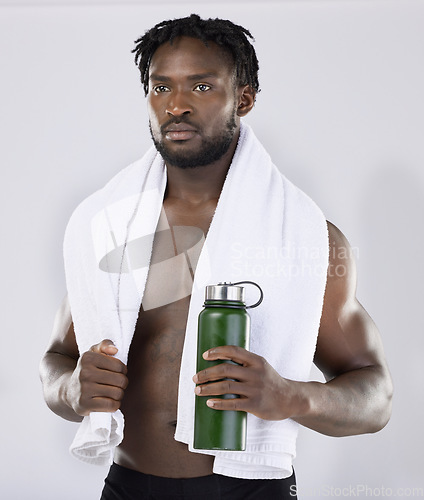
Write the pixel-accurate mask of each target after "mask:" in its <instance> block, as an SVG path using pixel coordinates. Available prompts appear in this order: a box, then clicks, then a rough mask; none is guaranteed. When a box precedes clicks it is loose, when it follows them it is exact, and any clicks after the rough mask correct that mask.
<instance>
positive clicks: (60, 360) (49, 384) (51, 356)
mask: <svg viewBox="0 0 424 500" xmlns="http://www.w3.org/2000/svg"><path fill="white" fill-rule="evenodd" d="M76 364H77V362H76V360H75V359H73V358H71V357H68V356H65V355H62V354H58V353H53V352H47V353H46V354H45V355H44V357H43V359H42V360H41V363H40V378H41V382H42V384H43V392H44V399H45V401H46V403H47V406H48V407H49V408H50V409H51V410H52V411H53V412H54V413H56V414H57V415H59V416H60V417H62V418H64V419H66V420H70V421H72V422H80V421H81V420H82V418H83V417H82V416H80V415H78V414H77V413H75V411H74V410H73V409H72V406H71V404H70V403H69V400H68V397H67V396H68V391H69V386H70V379H71V376H72V373H73V372H74V370H75V367H76Z"/></svg>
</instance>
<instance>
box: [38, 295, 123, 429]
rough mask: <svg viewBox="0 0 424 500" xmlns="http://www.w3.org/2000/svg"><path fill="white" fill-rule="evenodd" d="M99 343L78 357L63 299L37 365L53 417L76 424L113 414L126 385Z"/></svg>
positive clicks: (106, 345)
mask: <svg viewBox="0 0 424 500" xmlns="http://www.w3.org/2000/svg"><path fill="white" fill-rule="evenodd" d="M117 352H118V350H117V348H116V347H115V346H114V345H113V343H112V341H110V340H103V341H102V342H100V343H99V344H97V345H94V346H92V347H91V348H90V350H89V351H87V352H85V353H84V354H83V355H82V356H80V355H79V352H78V346H77V343H76V339H75V332H74V325H73V323H72V317H71V311H70V307H69V303H68V300H67V297H65V299H64V301H63V303H62V305H61V307H60V308H59V310H58V312H57V314H56V318H55V322H54V327H53V333H52V337H51V340H50V344H49V346H48V348H47V351H46V353H45V354H44V356H43V358H42V360H41V363H40V378H41V382H42V384H43V391H44V399H45V400H46V403H47V405H48V407H49V408H50V409H51V410H52V411H53V412H55V413H56V414H57V415H59V416H61V417H63V418H65V419H66V420H71V421H74V422H79V421H81V420H82V417H83V416H85V415H88V414H89V413H90V412H92V411H106V412H114V411H116V410H117V409H118V408H119V407H120V404H121V400H122V398H123V395H124V390H125V388H126V387H127V385H128V380H127V377H126V373H127V368H126V366H125V365H124V364H123V363H122V362H121V361H120V360H119V359H116V358H114V357H113V355H114V354H116V353H117Z"/></svg>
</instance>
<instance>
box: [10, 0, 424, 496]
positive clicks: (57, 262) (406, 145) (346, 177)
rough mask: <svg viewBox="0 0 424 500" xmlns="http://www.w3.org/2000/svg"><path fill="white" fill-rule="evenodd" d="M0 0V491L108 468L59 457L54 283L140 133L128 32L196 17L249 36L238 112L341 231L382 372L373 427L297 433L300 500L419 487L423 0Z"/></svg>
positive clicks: (89, 489) (135, 151) (88, 491)
mask: <svg viewBox="0 0 424 500" xmlns="http://www.w3.org/2000/svg"><path fill="white" fill-rule="evenodd" d="M9 4H10V5H7V2H0V50H1V59H0V61H1V79H0V110H1V112H0V137H1V143H2V145H1V149H0V159H1V188H2V195H1V204H2V207H1V218H2V225H1V230H2V243H1V251H2V260H1V262H2V273H3V279H2V287H1V291H2V298H1V334H2V339H3V340H2V343H3V347H4V349H3V351H2V355H1V362H0V380H1V382H0V397H1V399H0V400H1V402H2V404H3V407H2V412H1V422H2V425H1V427H0V429H1V440H0V444H1V466H0V475H1V485H0V497H1V498H2V499H5V500H34V499H35V500H75V499H78V500H91V499H95V498H98V496H99V492H100V490H101V487H102V481H103V477H104V476H105V474H106V472H107V470H106V468H98V467H95V466H90V465H85V464H82V463H79V462H77V461H76V460H74V459H73V458H71V457H70V456H69V454H68V447H69V444H70V443H71V441H72V438H73V435H74V433H75V431H76V428H77V427H76V424H73V423H69V422H66V421H63V420H61V419H60V418H59V417H56V416H55V415H53V414H52V413H51V412H50V411H49V410H48V409H47V407H46V406H45V404H44V402H43V399H42V394H41V386H40V383H39V380H38V362H39V359H40V357H41V355H42V353H43V350H44V348H45V346H46V343H47V341H48V338H49V336H50V332H51V328H52V324H53V318H54V314H55V311H56V309H57V307H58V306H59V303H60V302H61V300H62V298H63V296H64V294H65V283H64V274H63V267H62V253H61V249H62V237H63V232H64V228H65V225H66V222H67V220H68V218H69V216H70V214H71V211H72V210H73V208H74V207H75V206H76V205H77V204H78V203H79V202H80V201H81V200H82V199H83V198H84V197H85V196H87V195H88V194H90V193H91V192H93V191H94V190H95V189H97V188H99V187H101V186H102V185H103V184H104V183H105V182H106V181H107V180H108V179H109V178H111V177H112V176H113V175H114V173H116V172H117V171H118V170H119V169H121V168H122V167H124V166H126V165H127V164H128V163H130V162H131V161H133V160H135V159H136V158H138V157H140V156H141V155H142V154H143V152H144V151H145V150H146V148H147V147H148V146H149V145H150V138H149V133H148V128H147V115H146V111H145V102H144V96H143V92H142V89H141V85H140V83H139V80H138V73H137V69H136V67H135V66H134V65H133V60H132V55H131V54H130V50H131V48H132V47H133V41H134V40H135V39H136V38H137V37H138V36H139V35H140V34H142V33H144V31H145V30H146V29H148V28H150V27H151V26H152V25H153V24H154V23H156V22H159V21H161V20H163V19H165V18H172V17H179V16H182V15H187V14H190V13H191V12H198V13H199V14H201V15H203V16H212V17H228V18H230V19H232V20H233V21H235V22H237V23H240V24H242V25H244V26H246V27H248V28H249V29H250V30H251V31H252V33H253V35H254V36H255V38H256V48H257V52H258V56H259V60H260V64H261V69H260V77H261V86H262V92H261V93H260V94H259V96H258V99H257V104H256V108H255V109H254V111H253V112H252V113H251V115H250V116H249V117H248V119H247V121H248V122H249V123H250V124H251V125H252V126H253V127H254V129H255V130H256V133H257V135H258V136H259V138H260V139H261V140H262V142H263V143H264V144H265V146H266V147H267V148H268V150H269V151H270V153H271V155H272V157H273V159H274V162H275V163H276V164H277V165H278V166H279V168H280V169H281V170H282V171H283V172H284V173H285V174H286V175H287V176H288V177H289V178H290V179H291V180H292V181H294V182H295V183H296V184H298V185H299V186H300V187H301V188H302V189H303V190H304V191H306V192H307V193H308V194H309V195H310V196H311V197H312V198H314V199H315V200H316V202H317V203H318V204H319V205H320V206H321V207H322V209H323V211H324V212H325V214H326V216H327V218H328V219H329V220H331V221H332V222H334V223H335V224H336V225H338V226H339V227H340V228H341V229H342V230H343V231H344V233H345V234H346V235H347V237H348V238H349V240H350V242H351V244H352V246H353V247H354V249H355V252H356V257H357V263H358V269H359V285H358V295H359V298H360V300H361V302H362V303H363V304H364V305H365V307H366V308H367V310H368V311H369V312H370V314H371V315H372V316H373V317H374V319H375V321H376V323H377V324H378V326H379V328H380V330H381V332H382V335H383V339H384V344H385V348H386V353H387V357H388V360H389V363H390V367H391V370H392V374H393V377H394V382H395V388H396V394H395V400H394V410H393V417H392V420H391V422H390V423H389V425H388V426H387V427H386V428H385V429H384V430H383V431H382V432H380V433H378V434H375V435H365V436H360V437H350V438H343V439H336V438H329V437H325V436H321V435H318V434H317V433H315V432H313V431H310V430H307V429H303V430H302V432H301V434H300V437H299V445H298V458H297V459H296V461H295V468H296V472H297V477H298V483H299V497H300V498H301V499H309V498H325V497H348V496H351V497H356V498H369V497H372V496H380V497H382V496H392V497H397V498H409V497H413V496H414V497H417V496H423V494H424V493H423V488H424V480H423V474H422V449H423V431H422V422H423V419H424V404H423V390H422V382H423V378H424V377H423V375H424V369H423V362H422V358H423V345H424V341H423V337H424V331H423V320H422V316H423V303H424V302H423V298H424V297H423V286H422V283H423V278H424V268H423V263H422V249H423V247H424V238H423V229H422V228H423V223H422V219H423V212H424V211H423V208H424V199H423V193H424V169H423V163H424V148H423V144H422V141H423V136H424V124H423V120H424V118H423V117H424V103H423V89H424V72H423V60H424V54H423V52H424V30H423V25H424V2H422V1H420V0H416V1H414V0H398V1H391V0H386V1H377V0H376V1H373V0H368V1H366V0H364V1H362V0H358V1H344V0H333V1H320V0H316V1H301V0H300V1H281V2H248V1H244V2H216V1H215V2H212V1H210V2H202V3H201V4H200V5H199V3H196V4H194V3H193V4H190V3H187V4H184V3H179V2H169V3H165V2H161V1H158V0H156V1H155V2H147V1H145V2H142V1H140V2H135V1H134V2H125V1H123V2H118V1H116V2H101V1H97V2H84V3H83V2H78V1H74V2H72V1H68V2H63V4H62V2H60V1H56V2H53V1H51V2H36V1H33V2H25V4H22V5H21V4H20V2H19V1H15V2H9ZM312 375H313V376H314V377H317V376H319V375H318V374H317V373H315V372H313V374H312Z"/></svg>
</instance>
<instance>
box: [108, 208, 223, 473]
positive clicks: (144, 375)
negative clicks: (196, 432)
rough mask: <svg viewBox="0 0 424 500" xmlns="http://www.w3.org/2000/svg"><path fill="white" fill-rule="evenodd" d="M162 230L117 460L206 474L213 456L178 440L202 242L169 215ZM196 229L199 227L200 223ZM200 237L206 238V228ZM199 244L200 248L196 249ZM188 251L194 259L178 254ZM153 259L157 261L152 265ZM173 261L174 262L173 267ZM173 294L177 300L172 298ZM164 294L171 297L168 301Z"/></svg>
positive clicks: (154, 469)
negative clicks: (174, 227) (187, 336)
mask: <svg viewBox="0 0 424 500" xmlns="http://www.w3.org/2000/svg"><path fill="white" fill-rule="evenodd" d="M162 215H163V214H162ZM164 224H165V225H164ZM168 228H169V226H168ZM159 229H160V230H161V232H160V233H158V232H157V233H156V236H155V241H154V244H153V250H152V258H151V267H150V271H149V276H148V279H147V283H146V290H145V292H144V297H143V305H144V308H143V306H142V307H141V308H140V312H139V316H138V320H137V325H136V328H135V332H134V337H133V340H132V343H131V348H130V352H129V357H128V365H127V366H128V381H129V384H128V387H127V389H126V390H125V395H124V399H123V401H122V405H121V410H122V412H123V413H124V418H125V429H124V439H123V441H122V443H121V444H120V446H119V447H118V448H117V450H116V453H115V462H116V463H117V464H119V465H122V466H124V467H128V468H130V469H134V470H137V471H140V472H143V473H145V474H153V475H156V476H162V477H174V478H179V477H199V476H205V475H208V474H211V473H212V466H213V457H212V456H210V455H205V454H200V453H192V452H189V451H188V448H187V445H186V444H183V443H180V442H178V441H176V440H175V439H174V433H175V425H176V419H177V399H178V382H179V374H180V364H181V355H182V350H183V345H184V338H185V329H186V324H187V316H188V309H189V305H190V295H189V293H190V292H191V286H190V283H191V284H192V277H193V274H194V269H195V266H196V264H197V258H198V255H199V250H200V248H201V245H202V244H203V241H200V244H199V242H198V244H196V241H197V240H198V235H196V233H195V234H194V236H193V234H192V231H187V230H184V231H182V232H181V231H180V233H179V234H178V233H177V231H173V230H172V229H171V230H167V229H166V221H165V222H164V220H160V221H159V225H158V231H159ZM193 229H195V230H197V231H199V228H198V227H197V228H193ZM158 234H159V236H158ZM175 235H177V236H178V237H179V241H177V240H176V238H175ZM181 235H182V236H181ZM201 236H202V238H201V239H203V232H201ZM176 243H177V245H176ZM186 243H187V244H186ZM193 245H194V246H193ZM182 247H183V248H182ZM184 247H185V248H184ZM196 247H197V249H198V251H197V252H193V248H196ZM189 248H190V249H191V250H190V249H189ZM176 249H177V250H176ZM188 252H191V254H190V256H191V260H190V258H187V259H186V258H184V259H181V258H177V259H175V258H174V257H175V256H176V255H177V254H178V256H180V255H181V253H182V254H183V255H184V254H185V255H187V253H188ZM193 255H194V257H193ZM163 261H165V263H166V264H165V265H164V266H163V265H162V264H161V262H163ZM152 262H153V263H157V265H155V266H152ZM170 262H175V265H173V266H171V267H170V266H169V263H170ZM185 263H187V264H185ZM152 269H153V270H152ZM170 291H171V295H170ZM172 294H174V295H173V296H174V297H175V300H173V301H170V300H169V297H170V296H171V297H172ZM163 297H167V300H164V302H165V303H164V304H162V303H161V298H163ZM181 297H182V298H181ZM193 375H194V373H193ZM193 390H194V384H193Z"/></svg>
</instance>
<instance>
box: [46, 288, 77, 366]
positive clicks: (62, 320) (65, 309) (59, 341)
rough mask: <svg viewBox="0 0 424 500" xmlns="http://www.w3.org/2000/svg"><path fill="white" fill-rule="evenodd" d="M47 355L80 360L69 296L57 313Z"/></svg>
mask: <svg viewBox="0 0 424 500" xmlns="http://www.w3.org/2000/svg"><path fill="white" fill-rule="evenodd" d="M47 353H54V354H63V355H65V356H69V357H71V358H73V359H78V358H79V351H78V346H77V342H76V339H75V332H74V324H73V322H72V316H71V308H70V306H69V301H68V296H67V295H66V296H65V298H64V299H63V301H62V303H61V305H60V307H59V309H58V311H57V313H56V316H55V319H54V324H53V331H52V335H51V337H50V342H49V345H48V347H47Z"/></svg>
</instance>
